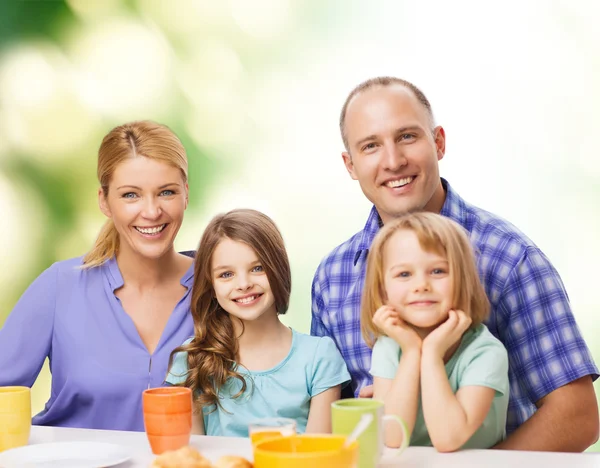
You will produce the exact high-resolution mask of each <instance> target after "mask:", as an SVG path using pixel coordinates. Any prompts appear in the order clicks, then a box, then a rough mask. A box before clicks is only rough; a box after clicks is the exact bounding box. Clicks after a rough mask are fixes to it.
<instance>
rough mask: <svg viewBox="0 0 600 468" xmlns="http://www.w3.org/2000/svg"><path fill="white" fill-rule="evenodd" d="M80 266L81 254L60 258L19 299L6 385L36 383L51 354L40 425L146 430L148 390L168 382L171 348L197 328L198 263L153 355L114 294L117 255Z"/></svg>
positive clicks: (3, 339)
mask: <svg viewBox="0 0 600 468" xmlns="http://www.w3.org/2000/svg"><path fill="white" fill-rule="evenodd" d="M81 264H82V258H81V257H79V258H74V259H70V260H66V261H63V262H58V263H55V264H54V265H52V266H51V267H50V268H48V269H47V270H46V271H44V272H43V273H42V274H41V275H40V276H39V277H38V278H37V279H36V280H35V281H34V282H33V283H32V284H31V286H29V288H28V289H27V291H25V293H24V294H23V296H22V297H21V298H20V299H19V301H18V302H17V305H16V306H15V308H14V309H13V311H12V312H11V314H10V315H9V316H8V318H7V319H6V322H5V324H4V327H3V328H2V329H0V386H4V385H25V386H28V387H31V385H33V383H34V382H35V379H36V378H37V376H38V374H39V372H40V369H41V368H42V365H43V363H44V360H45V358H46V357H49V358H50V370H51V372H52V392H51V394H50V399H49V400H48V402H47V403H46V406H45V408H44V410H43V411H42V412H40V413H39V414H38V415H36V416H35V417H34V418H33V424H39V425H47V426H65V427H83V428H91V429H113V430H125V431H143V430H144V421H143V415H142V398H141V397H142V391H143V390H145V389H147V388H150V387H160V386H161V385H163V382H164V379H165V377H166V375H167V365H168V363H169V355H170V353H171V351H172V350H173V349H174V348H176V347H177V346H179V345H181V343H183V342H184V341H185V340H186V339H187V338H189V337H190V336H193V334H194V331H193V322H192V317H191V314H190V312H189V309H190V296H191V295H190V291H191V287H192V282H193V272H194V267H193V265H192V266H190V268H189V269H188V271H187V272H186V273H185V275H184V276H183V278H182V279H181V284H182V285H183V286H185V287H186V288H187V292H186V293H185V294H184V295H183V297H182V298H181V300H180V301H179V302H178V303H177V306H176V307H175V310H174V311H173V312H172V314H171V316H170V317H169V320H168V322H167V325H166V327H165V330H164V331H163V334H162V336H161V338H160V341H159V343H158V346H157V347H156V350H155V351H154V353H153V354H150V353H149V352H148V350H147V348H146V347H145V345H144V343H143V342H142V339H141V338H140V335H139V333H138V331H137V329H136V328H135V325H134V323H133V321H132V320H131V318H130V317H129V315H127V313H125V311H124V310H123V307H122V306H121V302H120V300H119V299H118V298H117V296H115V294H114V291H115V290H116V289H118V288H120V287H121V286H123V277H122V276H121V272H120V271H119V267H118V266H117V261H116V259H114V258H113V259H111V260H109V261H107V262H106V263H104V264H103V265H101V266H98V267H95V268H91V269H87V270H82V269H81V268H79V267H80V266H81Z"/></svg>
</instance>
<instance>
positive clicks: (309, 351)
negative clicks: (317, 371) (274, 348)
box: [292, 330, 343, 366]
mask: <svg viewBox="0 0 600 468" xmlns="http://www.w3.org/2000/svg"><path fill="white" fill-rule="evenodd" d="M292 332H293V333H294V348H295V354H296V356H297V357H298V358H300V359H302V360H304V361H305V362H306V363H307V364H314V365H317V366H318V365H319V363H321V362H324V361H326V362H327V361H332V362H337V361H343V358H342V354H341V353H340V351H339V349H338V347H337V346H336V344H335V342H334V341H333V340H332V339H331V338H330V337H328V336H312V335H307V334H305V333H300V332H298V331H296V330H292Z"/></svg>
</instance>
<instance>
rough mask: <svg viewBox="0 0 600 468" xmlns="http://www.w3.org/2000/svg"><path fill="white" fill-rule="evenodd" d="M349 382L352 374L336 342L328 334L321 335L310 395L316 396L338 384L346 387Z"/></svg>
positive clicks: (314, 362) (315, 358) (316, 350)
mask: <svg viewBox="0 0 600 468" xmlns="http://www.w3.org/2000/svg"><path fill="white" fill-rule="evenodd" d="M349 382H350V374H349V372H348V369H347V368H346V363H345V362H344V359H343V358H342V355H341V354H340V352H339V350H338V349H337V347H336V345H335V343H334V342H333V340H332V339H331V338H329V337H327V336H324V337H321V338H320V339H319V342H318V343H317V347H316V349H315V357H314V360H313V371H312V381H311V385H310V388H309V394H310V396H311V397H314V396H316V395H318V394H319V393H322V392H324V391H325V390H328V389H330V388H331V387H335V386H336V385H340V384H341V385H342V387H344V386H345V385H347V384H348V383H349Z"/></svg>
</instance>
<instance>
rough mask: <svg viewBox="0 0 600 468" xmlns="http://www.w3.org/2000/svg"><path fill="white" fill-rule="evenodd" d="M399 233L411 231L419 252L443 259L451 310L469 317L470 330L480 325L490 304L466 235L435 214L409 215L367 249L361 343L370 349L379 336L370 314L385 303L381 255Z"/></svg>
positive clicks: (386, 229)
mask: <svg viewBox="0 0 600 468" xmlns="http://www.w3.org/2000/svg"><path fill="white" fill-rule="evenodd" d="M402 230H408V231H412V232H414V233H415V234H416V236H417V238H418V239H419V244H420V245H421V248H422V249H423V250H425V251H427V252H434V253H436V254H438V255H441V256H443V257H445V258H446V259H447V261H448V266H449V273H450V278H451V279H452V300H451V304H452V305H451V307H452V309H458V310H462V311H463V312H465V313H466V314H467V315H468V316H469V317H471V319H472V321H473V322H472V324H471V327H475V326H477V325H479V324H480V323H481V322H483V321H484V320H485V319H486V318H487V317H488V314H489V311H490V303H489V301H488V298H487V295H486V293H485V289H484V287H483V285H482V284H481V280H480V278H479V274H478V272H477V266H476V263H475V254H474V251H473V247H472V246H471V241H470V240H469V237H468V236H467V233H466V232H465V230H464V229H463V228H462V227H461V226H460V225H459V224H457V223H455V222H454V221H452V220H451V219H449V218H446V217H444V216H441V215H439V214H434V213H426V212H419V213H411V214H408V215H405V216H402V217H401V218H398V219H396V220H394V221H391V222H389V223H388V224H386V225H385V226H384V227H383V228H382V229H381V230H380V231H379V233H378V234H377V236H375V240H374V241H373V244H372V246H371V248H370V250H369V259H368V261H367V274H366V278H365V286H364V289H363V295H362V303H361V330H362V335H363V338H364V340H365V342H366V343H367V344H368V345H369V346H371V347H372V346H373V344H374V343H375V340H376V339H377V337H378V336H380V335H381V332H380V331H379V330H378V328H377V327H376V326H375V324H374V323H373V315H374V314H375V312H376V311H377V309H379V308H380V307H381V306H383V305H385V304H386V303H387V294H386V291H385V286H384V285H385V282H384V271H383V263H384V256H383V252H384V249H385V246H386V244H387V242H388V241H389V240H390V238H391V237H392V236H393V235H394V234H395V233H396V232H398V231H402Z"/></svg>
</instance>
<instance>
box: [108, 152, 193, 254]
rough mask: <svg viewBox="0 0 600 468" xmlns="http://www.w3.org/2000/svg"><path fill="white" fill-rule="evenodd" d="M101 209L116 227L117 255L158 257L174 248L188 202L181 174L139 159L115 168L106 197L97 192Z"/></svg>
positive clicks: (162, 163)
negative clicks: (117, 236) (118, 240)
mask: <svg viewBox="0 0 600 468" xmlns="http://www.w3.org/2000/svg"><path fill="white" fill-rule="evenodd" d="M98 197H99V202H100V209H101V210H102V212H103V213H104V214H105V215H106V216H108V217H109V218H111V219H112V220H113V222H114V224H115V227H116V229H117V232H118V233H119V239H120V247H119V252H120V253H125V252H127V253H133V254H134V255H139V256H141V257H145V258H151V259H156V258H160V257H162V256H163V255H165V254H166V253H168V252H169V251H171V250H172V249H173V242H174V240H175V236H176V235H177V232H178V231H179V228H180V226H181V223H182V221H183V213H184V211H185V209H186V207H187V203H188V185H187V183H186V182H185V180H184V178H183V175H182V173H181V171H180V170H179V169H178V168H176V167H173V166H171V165H169V164H166V163H164V162H161V161H156V160H153V159H149V158H146V157H144V156H138V157H134V158H131V159H127V160H126V161H123V162H122V163H121V164H119V165H118V166H117V168H116V169H115V171H114V173H113V176H112V179H111V181H110V183H109V186H108V195H107V196H105V195H104V192H103V191H102V189H99V191H98Z"/></svg>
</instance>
